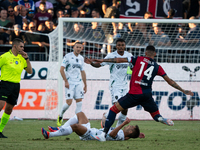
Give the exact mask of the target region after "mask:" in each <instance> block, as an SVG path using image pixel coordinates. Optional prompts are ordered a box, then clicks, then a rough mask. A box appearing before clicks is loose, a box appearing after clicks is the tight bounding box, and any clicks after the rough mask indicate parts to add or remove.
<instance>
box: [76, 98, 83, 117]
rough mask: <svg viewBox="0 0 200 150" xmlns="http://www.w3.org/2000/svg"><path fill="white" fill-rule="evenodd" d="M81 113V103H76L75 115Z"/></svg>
mask: <svg viewBox="0 0 200 150" xmlns="http://www.w3.org/2000/svg"><path fill="white" fill-rule="evenodd" d="M79 112H82V101H80V102H78V103H76V110H75V114H77V113H79Z"/></svg>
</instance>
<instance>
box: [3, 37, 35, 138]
mask: <svg viewBox="0 0 200 150" xmlns="http://www.w3.org/2000/svg"><path fill="white" fill-rule="evenodd" d="M0 68H1V76H0V80H1V82H0V111H1V110H2V109H3V107H4V105H5V103H6V107H5V111H4V113H3V115H2V117H1V123H0V138H7V137H6V136H4V135H3V134H2V131H3V129H4V127H5V125H6V124H7V122H8V120H9V118H10V114H11V113H12V110H13V107H14V106H15V105H16V104H17V99H18V96H19V91H20V80H21V73H22V71H23V69H25V70H26V72H27V73H30V74H32V67H31V63H30V61H29V58H28V55H27V53H25V52H24V42H23V41H22V40H21V39H18V38H15V39H14V40H13V42H12V49H11V50H9V51H8V52H6V53H4V54H3V55H1V56H0Z"/></svg>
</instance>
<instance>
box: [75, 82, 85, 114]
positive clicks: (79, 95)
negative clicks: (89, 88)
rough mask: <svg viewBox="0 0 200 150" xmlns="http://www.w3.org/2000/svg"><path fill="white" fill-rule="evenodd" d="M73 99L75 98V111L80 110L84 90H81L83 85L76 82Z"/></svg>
mask: <svg viewBox="0 0 200 150" xmlns="http://www.w3.org/2000/svg"><path fill="white" fill-rule="evenodd" d="M74 91H75V92H74V99H75V100H76V110H75V113H76V114H77V113H79V112H82V99H83V98H84V91H83V85H82V83H81V84H77V85H76V86H75V90H74Z"/></svg>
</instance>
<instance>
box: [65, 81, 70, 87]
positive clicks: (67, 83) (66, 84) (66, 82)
mask: <svg viewBox="0 0 200 150" xmlns="http://www.w3.org/2000/svg"><path fill="white" fill-rule="evenodd" d="M65 87H66V88H68V89H69V82H68V81H65Z"/></svg>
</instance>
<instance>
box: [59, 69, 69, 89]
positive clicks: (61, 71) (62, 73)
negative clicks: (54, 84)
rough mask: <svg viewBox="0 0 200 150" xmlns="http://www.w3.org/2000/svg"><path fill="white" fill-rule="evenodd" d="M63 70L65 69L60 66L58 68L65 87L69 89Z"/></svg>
mask: <svg viewBox="0 0 200 150" xmlns="http://www.w3.org/2000/svg"><path fill="white" fill-rule="evenodd" d="M64 70H65V67H63V66H61V67H60V74H61V76H62V78H63V80H64V81H65V87H66V88H69V82H68V80H67V78H66V76H65V71H64Z"/></svg>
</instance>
